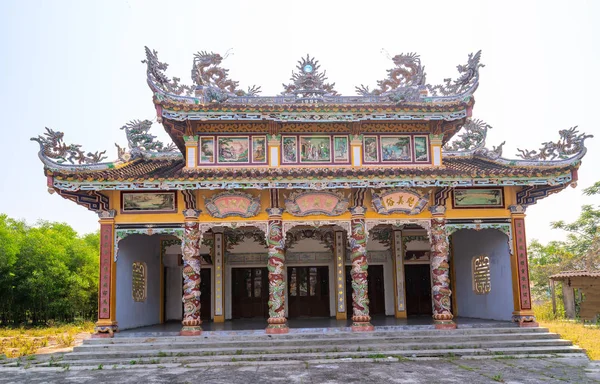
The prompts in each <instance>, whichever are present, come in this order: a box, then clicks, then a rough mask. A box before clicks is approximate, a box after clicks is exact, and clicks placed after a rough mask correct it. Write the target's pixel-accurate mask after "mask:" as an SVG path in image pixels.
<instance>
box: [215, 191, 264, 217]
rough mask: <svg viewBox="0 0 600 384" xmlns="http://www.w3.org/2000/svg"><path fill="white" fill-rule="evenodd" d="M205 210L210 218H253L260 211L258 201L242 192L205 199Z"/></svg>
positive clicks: (256, 198) (231, 192)
mask: <svg viewBox="0 0 600 384" xmlns="http://www.w3.org/2000/svg"><path fill="white" fill-rule="evenodd" d="M204 205H205V206H206V210H207V211H208V213H209V214H210V215H211V216H212V217H216V218H218V219H222V218H224V217H228V216H241V217H253V216H256V215H257V214H258V211H260V199H259V198H258V197H254V196H252V195H250V194H248V193H243V192H234V191H228V192H222V193H218V194H216V195H214V196H211V197H209V198H207V199H206V200H205V202H204Z"/></svg>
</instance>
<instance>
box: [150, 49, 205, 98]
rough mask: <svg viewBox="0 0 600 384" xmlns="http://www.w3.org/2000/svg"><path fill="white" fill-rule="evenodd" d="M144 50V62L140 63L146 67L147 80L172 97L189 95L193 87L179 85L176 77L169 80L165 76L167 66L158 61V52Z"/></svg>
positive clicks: (178, 79)
mask: <svg viewBox="0 0 600 384" xmlns="http://www.w3.org/2000/svg"><path fill="white" fill-rule="evenodd" d="M144 48H145V50H146V60H142V63H144V64H146V65H147V70H146V72H147V74H148V79H149V80H152V81H153V82H154V83H155V84H156V85H158V86H159V87H161V88H162V89H163V90H164V91H166V92H168V93H172V94H174V95H182V94H186V95H190V94H191V93H192V91H193V90H194V87H192V86H189V85H183V84H179V82H180V81H181V79H180V78H178V77H173V79H172V80H171V79H169V77H167V75H165V71H166V70H167V67H168V66H169V64H167V63H162V62H160V61H159V60H158V52H156V51H155V50H150V48H148V47H144Z"/></svg>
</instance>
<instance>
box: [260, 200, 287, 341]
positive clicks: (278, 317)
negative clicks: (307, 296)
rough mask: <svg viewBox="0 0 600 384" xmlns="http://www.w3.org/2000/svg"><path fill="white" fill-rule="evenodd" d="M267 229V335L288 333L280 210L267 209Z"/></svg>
mask: <svg viewBox="0 0 600 384" xmlns="http://www.w3.org/2000/svg"><path fill="white" fill-rule="evenodd" d="M267 213H268V214H269V227H268V230H267V232H268V233H267V245H268V248H269V259H268V263H267V268H268V269H269V319H268V320H267V322H268V323H269V325H268V326H267V330H266V332H267V333H270V334H277V333H288V332H289V328H288V326H287V319H286V318H285V270H284V268H285V251H284V247H285V239H284V238H283V228H282V220H281V215H282V213H283V209H282V208H268V209H267Z"/></svg>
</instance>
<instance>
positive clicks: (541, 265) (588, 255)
mask: <svg viewBox="0 0 600 384" xmlns="http://www.w3.org/2000/svg"><path fill="white" fill-rule="evenodd" d="M583 193H584V194H585V195H588V196H592V195H599V194H600V181H599V182H596V183H595V184H594V185H592V186H591V187H588V188H586V189H584V191H583ZM551 227H552V228H553V229H562V230H564V231H566V232H567V238H566V239H565V240H564V241H551V242H550V243H548V244H547V245H543V244H541V243H539V242H538V241H537V240H533V241H532V242H531V243H530V244H529V247H528V248H529V257H530V260H529V263H530V278H531V281H532V283H533V287H532V293H533V294H534V295H535V296H534V298H537V299H541V298H544V297H547V293H546V292H548V279H549V277H550V276H551V275H553V274H556V273H558V272H561V271H571V270H588V271H594V270H600V206H599V207H594V206H592V205H583V206H582V207H581V213H580V214H579V217H578V218H577V220H575V221H573V222H572V223H565V222H564V221H562V220H561V221H555V222H552V223H551Z"/></svg>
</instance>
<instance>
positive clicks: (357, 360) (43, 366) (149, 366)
mask: <svg viewBox="0 0 600 384" xmlns="http://www.w3.org/2000/svg"><path fill="white" fill-rule="evenodd" d="M445 358H450V359H453V360H457V359H458V360H460V359H470V360H473V359H476V360H482V359H521V358H554V359H567V360H568V361H570V362H572V361H574V360H575V359H581V360H582V363H581V364H582V365H583V364H584V363H587V362H589V358H588V357H587V355H586V354H585V353H581V352H570V353H551V354H544V353H529V354H515V355H507V356H503V355H472V356H467V355H465V356H456V355H454V356H451V355H449V356H446V357H445ZM437 359H439V357H414V358H413V357H403V356H385V357H375V358H329V359H311V360H281V361H276V360H275V361H256V360H255V361H252V360H249V361H208V362H199V363H188V364H185V365H184V364H182V363H166V362H158V364H150V363H148V364H133V365H132V364H131V362H129V364H128V363H124V362H120V363H119V364H112V365H105V364H97V363H96V364H95V362H94V361H90V362H89V364H88V365H85V364H81V365H71V364H68V363H62V365H61V366H56V365H51V366H50V365H49V364H48V363H41V364H33V365H31V366H30V367H29V368H27V370H28V372H35V371H37V370H39V371H43V372H49V371H58V372H64V370H65V369H67V368H68V369H69V370H70V371H85V370H97V369H98V368H99V366H100V365H101V366H102V369H105V370H110V369H130V370H147V369H154V368H182V367H186V368H210V367H216V366H219V367H223V366H240V365H244V366H273V367H285V366H294V365H297V366H302V367H306V366H307V365H319V364H332V363H335V364H344V363H346V364H354V363H360V362H379V363H394V362H404V361H418V360H437ZM22 369H23V366H22V365H21V366H19V367H17V366H16V365H12V366H10V367H3V372H10V371H13V372H14V371H21V370H22ZM586 371H587V370H586ZM590 371H593V369H591V370H590Z"/></svg>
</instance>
